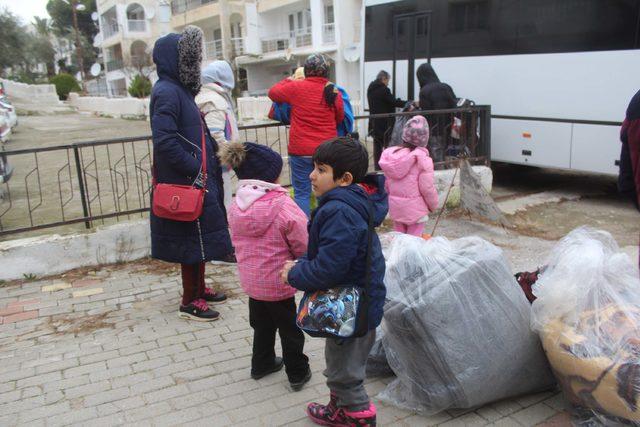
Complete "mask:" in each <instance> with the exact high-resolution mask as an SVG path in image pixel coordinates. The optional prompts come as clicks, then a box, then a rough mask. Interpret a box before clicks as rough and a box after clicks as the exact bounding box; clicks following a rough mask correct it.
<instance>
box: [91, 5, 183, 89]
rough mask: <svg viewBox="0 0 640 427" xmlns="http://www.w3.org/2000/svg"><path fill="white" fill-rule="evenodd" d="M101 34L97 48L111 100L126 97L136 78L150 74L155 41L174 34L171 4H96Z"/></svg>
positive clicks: (95, 43) (97, 40) (96, 44)
mask: <svg viewBox="0 0 640 427" xmlns="http://www.w3.org/2000/svg"><path fill="white" fill-rule="evenodd" d="M96 3H97V13H98V24H99V26H100V32H99V33H98V35H97V36H96V38H95V39H94V46H96V47H99V48H100V49H101V50H102V58H103V61H104V72H105V76H106V80H107V90H108V92H109V95H110V96H115V97H117V96H127V88H128V87H129V84H130V82H131V80H132V79H133V78H134V77H135V76H136V74H138V73H140V72H142V73H144V74H149V73H151V77H152V78H153V77H154V75H153V73H152V72H151V70H152V69H153V68H152V67H151V65H152V59H151V51H152V49H153V44H154V43H155V41H156V40H157V39H158V38H159V37H161V36H162V35H164V34H167V33H169V32H170V31H171V3H170V2H169V0H96Z"/></svg>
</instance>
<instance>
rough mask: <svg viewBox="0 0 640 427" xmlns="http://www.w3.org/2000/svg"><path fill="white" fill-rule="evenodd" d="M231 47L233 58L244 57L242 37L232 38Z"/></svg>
mask: <svg viewBox="0 0 640 427" xmlns="http://www.w3.org/2000/svg"><path fill="white" fill-rule="evenodd" d="M231 46H232V47H233V54H234V55H235V56H240V55H244V40H243V39H242V37H234V38H232V39H231Z"/></svg>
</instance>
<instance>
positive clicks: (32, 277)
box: [22, 273, 38, 282]
mask: <svg viewBox="0 0 640 427" xmlns="http://www.w3.org/2000/svg"><path fill="white" fill-rule="evenodd" d="M22 277H24V280H26V281H27V282H33V281H34V280H36V279H37V278H38V276H36V275H35V274H33V273H22Z"/></svg>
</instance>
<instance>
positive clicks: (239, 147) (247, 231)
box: [219, 142, 311, 391]
mask: <svg viewBox="0 0 640 427" xmlns="http://www.w3.org/2000/svg"><path fill="white" fill-rule="evenodd" d="M219 156H220V160H221V162H222V163H223V164H225V165H228V166H230V167H231V168H233V170H234V171H235V173H236V175H237V176H238V179H239V181H238V187H237V188H238V190H237V192H236V197H235V198H234V199H233V202H232V204H231V208H230V210H229V227H230V229H231V240H232V241H233V245H234V247H235V250H236V258H237V259H238V273H239V276H240V284H241V285H242V288H243V289H244V291H245V292H246V293H247V295H249V324H250V325H251V327H252V328H253V356H252V358H251V378H253V379H260V378H262V377H264V376H265V375H268V374H270V373H272V372H277V371H279V370H280V369H282V366H283V365H284V366H285V367H286V372H287V377H288V378H289V383H290V385H291V388H292V390H294V391H298V390H300V389H302V387H303V386H304V384H305V383H307V382H308V381H309V379H311V370H310V369H309V359H308V358H307V356H306V355H305V354H304V353H303V349H304V335H303V333H302V331H301V330H300V329H299V328H298V327H297V326H296V320H295V318H296V303H295V300H294V295H295V293H296V290H295V289H294V288H292V287H291V286H289V285H287V284H285V283H283V282H282V280H280V275H279V273H280V270H281V269H282V266H283V265H284V264H285V262H286V261H291V260H295V259H296V258H298V257H300V256H301V255H303V254H304V253H305V252H306V251H307V241H308V234H307V216H306V215H305V214H304V212H302V210H301V209H300V208H299V207H298V205H296V203H295V202H294V201H293V200H292V199H291V198H290V197H289V193H288V192H287V190H285V189H284V188H282V187H281V186H280V185H279V184H278V180H279V178H280V173H281V172H282V157H280V155H279V154H278V153H276V152H275V151H273V150H272V149H270V148H269V147H267V146H265V145H259V144H254V143H251V142H247V143H244V144H242V143H240V142H230V143H228V144H224V145H221V146H220V153H219ZM276 331H279V333H280V340H281V343H282V358H280V357H276V354H275V351H274V345H275V340H276Z"/></svg>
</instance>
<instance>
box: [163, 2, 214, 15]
mask: <svg viewBox="0 0 640 427" xmlns="http://www.w3.org/2000/svg"><path fill="white" fill-rule="evenodd" d="M217 1H218V0H173V1H172V2H171V14H172V15H176V14H179V13H184V12H186V11H188V10H191V9H195V8H198V7H200V6H204V5H205V4H208V3H215V2H217Z"/></svg>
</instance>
